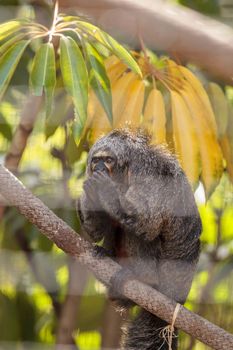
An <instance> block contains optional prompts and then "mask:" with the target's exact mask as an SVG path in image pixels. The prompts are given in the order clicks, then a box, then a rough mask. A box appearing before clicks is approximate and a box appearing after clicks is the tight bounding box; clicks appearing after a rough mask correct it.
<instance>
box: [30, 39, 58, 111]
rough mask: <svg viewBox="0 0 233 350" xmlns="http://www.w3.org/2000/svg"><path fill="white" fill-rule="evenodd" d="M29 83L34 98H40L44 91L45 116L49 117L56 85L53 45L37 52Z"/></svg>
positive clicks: (47, 45)
mask: <svg viewBox="0 0 233 350" xmlns="http://www.w3.org/2000/svg"><path fill="white" fill-rule="evenodd" d="M30 81H31V87H32V90H33V93H34V94H35V95H36V96H41V95H42V94H43V90H44V91H45V96H46V116H49V115H50V114H51V109H52V100H53V95H54V89H55V85H56V63H55V53H54V48H53V44H51V43H46V44H43V45H41V47H40V48H39V50H38V51H37V53H36V55H35V57H34V60H33V65H32V72H31V76H30Z"/></svg>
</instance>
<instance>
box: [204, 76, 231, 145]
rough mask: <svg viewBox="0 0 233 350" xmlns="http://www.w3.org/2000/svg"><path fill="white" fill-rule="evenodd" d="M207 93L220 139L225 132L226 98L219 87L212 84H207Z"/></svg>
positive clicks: (226, 118)
mask: <svg viewBox="0 0 233 350" xmlns="http://www.w3.org/2000/svg"><path fill="white" fill-rule="evenodd" d="M207 92H208V94H209V98H210V102H211V105H212V107H213V111H214V116H215V119H216V124H217V132H218V136H219V137H220V138H221V137H222V136H223V135H224V134H225V132H226V128H227V122H228V104H227V98H226V96H225V94H224V92H223V90H222V89H221V88H220V86H219V85H218V84H216V83H213V82H210V83H209V84H208V87H207Z"/></svg>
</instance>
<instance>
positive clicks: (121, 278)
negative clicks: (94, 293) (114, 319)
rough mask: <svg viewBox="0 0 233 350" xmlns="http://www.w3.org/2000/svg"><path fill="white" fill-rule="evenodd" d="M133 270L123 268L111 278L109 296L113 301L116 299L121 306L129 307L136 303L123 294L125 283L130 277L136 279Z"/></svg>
mask: <svg viewBox="0 0 233 350" xmlns="http://www.w3.org/2000/svg"><path fill="white" fill-rule="evenodd" d="M135 278H136V277H135V276H134V274H133V272H132V271H130V270H129V269H126V268H122V269H121V270H119V271H118V272H117V273H116V274H115V275H114V276H113V277H112V278H111V280H110V287H109V291H108V294H109V298H110V299H111V300H112V301H116V302H117V304H118V305H119V306H120V307H123V308H129V307H131V306H133V305H135V304H134V302H133V301H131V300H129V299H128V298H126V297H125V296H124V295H123V294H122V289H123V285H124V283H125V282H127V281H128V280H130V279H135Z"/></svg>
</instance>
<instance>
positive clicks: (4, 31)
mask: <svg viewBox="0 0 233 350" xmlns="http://www.w3.org/2000/svg"><path fill="white" fill-rule="evenodd" d="M21 26H22V23H21V22H20V21H9V22H5V23H2V24H0V40H4V39H5V38H6V37H7V36H9V35H11V34H12V33H14V32H16V31H18V29H20V28H21Z"/></svg>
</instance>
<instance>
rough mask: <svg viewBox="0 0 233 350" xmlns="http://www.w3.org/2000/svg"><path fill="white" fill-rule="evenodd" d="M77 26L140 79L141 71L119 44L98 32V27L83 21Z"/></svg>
mask: <svg viewBox="0 0 233 350" xmlns="http://www.w3.org/2000/svg"><path fill="white" fill-rule="evenodd" d="M78 26H79V27H81V28H83V29H84V30H85V31H87V32H88V34H89V35H91V36H93V37H94V38H95V39H96V40H97V41H99V42H100V43H101V44H103V45H105V46H106V47H107V48H108V49H109V50H110V51H111V52H112V53H114V54H115V55H116V56H117V57H119V58H120V59H121V60H122V61H123V62H124V63H125V64H126V65H127V66H128V67H129V68H130V69H131V70H132V71H133V72H135V73H136V74H138V75H139V76H140V77H142V73H141V70H140V68H139V66H138V64H137V62H136V61H135V60H134V58H133V57H132V55H131V54H130V53H129V51H128V50H126V49H125V48H124V47H123V46H122V45H121V44H119V43H118V42H117V41H116V40H115V39H113V37H111V36H110V35H109V34H107V33H106V32H104V31H102V30H100V29H99V28H98V27H96V26H94V25H93V24H91V23H87V22H84V21H78Z"/></svg>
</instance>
